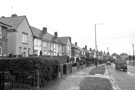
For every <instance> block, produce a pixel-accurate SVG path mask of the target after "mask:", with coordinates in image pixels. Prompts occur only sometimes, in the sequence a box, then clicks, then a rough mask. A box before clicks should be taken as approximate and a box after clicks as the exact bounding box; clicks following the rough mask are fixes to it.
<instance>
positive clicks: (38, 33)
mask: <svg viewBox="0 0 135 90" xmlns="http://www.w3.org/2000/svg"><path fill="white" fill-rule="evenodd" d="M30 27H31V30H32V32H33V34H34V36H36V37H37V38H41V35H40V34H41V33H42V32H41V30H40V29H38V28H35V27H33V26H30Z"/></svg>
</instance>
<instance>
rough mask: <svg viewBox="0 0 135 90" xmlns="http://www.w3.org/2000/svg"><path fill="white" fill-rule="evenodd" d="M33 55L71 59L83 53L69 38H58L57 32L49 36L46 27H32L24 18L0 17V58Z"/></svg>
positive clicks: (15, 16) (14, 15) (14, 16)
mask: <svg viewBox="0 0 135 90" xmlns="http://www.w3.org/2000/svg"><path fill="white" fill-rule="evenodd" d="M33 54H36V55H51V56H69V57H71V56H80V55H82V54H83V53H82V51H81V48H79V47H78V46H77V43H75V44H72V41H71V37H58V32H54V35H51V34H50V33H48V31H47V27H43V29H42V30H40V29H38V28H36V27H33V26H31V25H30V24H29V22H28V19H27V17H26V16H17V15H16V14H13V15H12V16H11V17H4V16H2V17H0V56H9V55H14V56H23V57H27V56H29V55H33Z"/></svg>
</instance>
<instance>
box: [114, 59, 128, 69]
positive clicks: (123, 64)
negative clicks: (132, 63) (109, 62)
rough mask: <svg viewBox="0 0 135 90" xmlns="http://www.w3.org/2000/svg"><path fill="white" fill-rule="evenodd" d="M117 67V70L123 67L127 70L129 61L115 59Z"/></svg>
mask: <svg viewBox="0 0 135 90" xmlns="http://www.w3.org/2000/svg"><path fill="white" fill-rule="evenodd" d="M115 69H116V70H120V69H123V70H124V71H127V62H126V60H116V61H115Z"/></svg>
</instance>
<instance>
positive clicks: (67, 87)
mask: <svg viewBox="0 0 135 90" xmlns="http://www.w3.org/2000/svg"><path fill="white" fill-rule="evenodd" d="M102 65H103V64H102ZM93 68H95V66H91V67H86V68H84V69H82V70H80V71H78V72H75V73H73V74H70V75H68V76H66V77H64V78H63V79H61V80H60V81H59V82H57V83H56V84H55V85H53V86H50V87H48V88H43V89H41V90H79V89H80V87H79V85H80V82H81V81H82V80H83V79H84V78H86V77H100V78H107V79H109V80H110V82H111V84H112V87H113V89H114V90H121V89H120V88H119V87H118V85H117V84H116V83H115V79H114V78H113V77H112V76H110V75H109V73H108V71H107V69H106V70H105V71H106V72H105V74H104V75H100V74H97V75H89V72H90V71H91V70H92V69H93Z"/></svg>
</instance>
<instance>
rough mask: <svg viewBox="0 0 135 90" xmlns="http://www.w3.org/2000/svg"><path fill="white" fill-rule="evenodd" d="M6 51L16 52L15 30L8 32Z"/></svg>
mask: <svg viewBox="0 0 135 90" xmlns="http://www.w3.org/2000/svg"><path fill="white" fill-rule="evenodd" d="M7 35H8V53H9V54H13V55H15V54H16V48H15V47H16V32H8V34H7Z"/></svg>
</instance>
